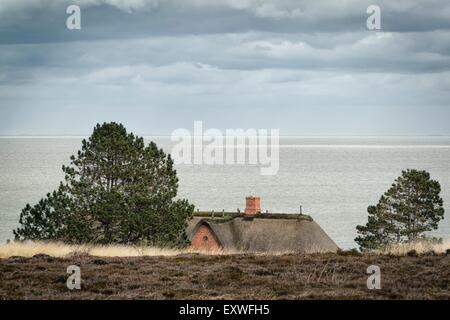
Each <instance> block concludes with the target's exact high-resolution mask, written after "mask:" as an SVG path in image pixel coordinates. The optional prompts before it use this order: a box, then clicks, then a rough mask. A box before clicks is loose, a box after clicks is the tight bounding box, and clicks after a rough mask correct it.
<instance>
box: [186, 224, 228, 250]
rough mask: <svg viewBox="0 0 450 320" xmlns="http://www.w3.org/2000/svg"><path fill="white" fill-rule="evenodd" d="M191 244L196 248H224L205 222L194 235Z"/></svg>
mask: <svg viewBox="0 0 450 320" xmlns="http://www.w3.org/2000/svg"><path fill="white" fill-rule="evenodd" d="M191 246H192V247H193V248H195V249H198V250H205V251H214V250H220V249H221V248H222V247H221V246H220V244H219V242H218V241H217V239H216V237H215V236H214V234H213V232H212V230H211V229H210V228H209V227H208V226H206V225H204V224H202V225H201V226H200V227H199V228H198V230H197V232H196V233H195V235H194V236H193V237H192V240H191Z"/></svg>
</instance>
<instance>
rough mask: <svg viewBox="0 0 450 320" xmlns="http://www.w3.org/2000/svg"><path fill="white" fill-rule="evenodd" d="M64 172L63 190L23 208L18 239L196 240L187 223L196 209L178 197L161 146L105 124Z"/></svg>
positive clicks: (176, 242) (103, 241) (177, 243)
mask: <svg viewBox="0 0 450 320" xmlns="http://www.w3.org/2000/svg"><path fill="white" fill-rule="evenodd" d="M63 171H64V173H65V179H64V182H63V183H61V185H60V187H59V189H58V190H57V191H55V192H53V193H52V194H49V195H47V197H46V198H45V199H42V200H41V201H40V202H39V203H38V204H37V205H35V206H33V207H31V206H30V205H27V206H26V207H25V208H24V209H23V211H22V213H21V216H20V225H21V226H20V227H19V228H18V229H16V230H14V234H15V237H16V239H17V240H25V239H30V240H60V241H65V242H69V243H100V244H108V243H123V244H136V243H145V244H149V245H158V246H183V245H186V244H187V243H188V240H187V237H186V234H185V227H186V223H187V221H188V220H189V219H190V218H191V217H192V213H193V211H194V206H193V205H191V204H189V202H188V201H187V200H181V199H175V198H176V195H177V190H178V178H177V176H176V171H175V169H174V167H173V161H172V159H171V157H170V155H166V154H165V153H164V152H163V150H162V149H158V148H157V146H156V144H155V143H153V142H151V143H150V144H149V145H147V146H146V145H145V144H144V139H143V138H141V137H137V136H134V135H133V134H132V133H127V131H126V129H125V127H124V126H123V125H121V124H117V123H104V124H103V125H100V124H98V125H97V126H96V127H95V128H94V132H93V134H92V135H91V137H90V138H89V139H88V140H83V141H82V148H81V150H80V151H78V154H77V156H72V157H71V163H70V165H69V166H63Z"/></svg>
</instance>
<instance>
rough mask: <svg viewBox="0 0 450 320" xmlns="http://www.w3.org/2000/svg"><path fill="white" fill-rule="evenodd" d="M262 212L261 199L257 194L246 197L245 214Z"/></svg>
mask: <svg viewBox="0 0 450 320" xmlns="http://www.w3.org/2000/svg"><path fill="white" fill-rule="evenodd" d="M258 213H261V199H260V198H259V197H257V196H249V197H246V198H245V214H246V215H249V216H253V215H256V214H258Z"/></svg>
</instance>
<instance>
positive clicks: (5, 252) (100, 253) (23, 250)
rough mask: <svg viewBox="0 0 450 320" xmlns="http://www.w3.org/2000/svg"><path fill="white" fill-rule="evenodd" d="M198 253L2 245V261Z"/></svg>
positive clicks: (139, 248)
mask: <svg viewBox="0 0 450 320" xmlns="http://www.w3.org/2000/svg"><path fill="white" fill-rule="evenodd" d="M188 253H198V251H196V250H193V249H183V250H177V249H170V248H157V247H148V246H131V245H128V246H127V245H106V246H100V245H69V244H65V243H60V242H32V241H26V242H11V243H9V244H4V245H0V259H6V258H9V257H14V256H20V257H32V256H34V255H37V254H47V255H49V256H52V257H57V258H64V257H69V256H72V255H79V254H83V255H90V256H96V257H144V256H151V257H155V256H165V257H170V256H176V255H180V254H188ZM235 253H236V252H228V251H214V252H204V254H214V255H220V254H235Z"/></svg>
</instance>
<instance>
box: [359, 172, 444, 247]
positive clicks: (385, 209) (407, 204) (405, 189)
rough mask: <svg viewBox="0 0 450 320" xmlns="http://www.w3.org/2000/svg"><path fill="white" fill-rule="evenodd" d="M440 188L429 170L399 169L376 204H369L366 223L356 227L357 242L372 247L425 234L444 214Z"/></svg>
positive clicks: (418, 237) (411, 239) (401, 241)
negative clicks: (389, 186)
mask: <svg viewBox="0 0 450 320" xmlns="http://www.w3.org/2000/svg"><path fill="white" fill-rule="evenodd" d="M440 192H441V186H440V184H439V182H437V181H435V180H431V178H430V174H429V173H428V172H426V171H419V170H412V169H408V170H406V171H402V175H401V176H400V177H398V178H397V179H396V180H395V183H394V184H393V185H392V186H391V188H390V189H389V190H388V191H387V192H386V193H385V194H384V195H383V196H382V197H381V199H380V201H379V202H378V204H377V205H376V206H369V207H368V209H367V211H368V213H369V217H368V222H367V224H366V225H364V226H357V227H356V229H357V231H358V234H359V235H358V237H357V238H356V239H355V241H356V243H358V245H359V246H360V249H361V250H372V249H378V248H381V247H383V246H387V245H390V244H396V243H405V242H411V241H416V240H418V239H420V238H424V237H425V233H426V232H428V231H432V230H435V229H437V227H438V223H439V221H440V220H441V219H443V217H444V208H443V201H442V198H441V197H440Z"/></svg>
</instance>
